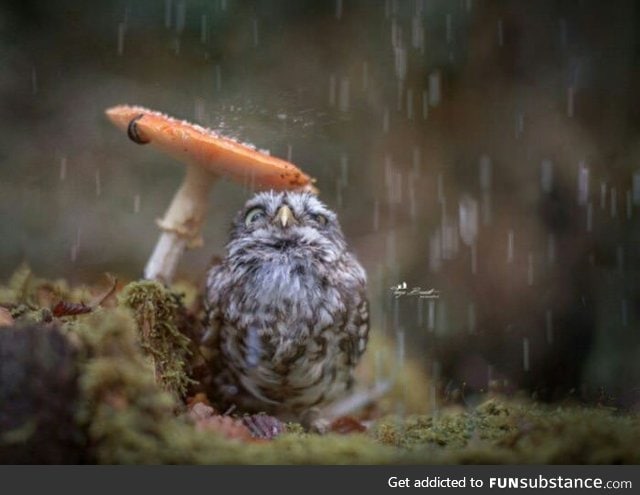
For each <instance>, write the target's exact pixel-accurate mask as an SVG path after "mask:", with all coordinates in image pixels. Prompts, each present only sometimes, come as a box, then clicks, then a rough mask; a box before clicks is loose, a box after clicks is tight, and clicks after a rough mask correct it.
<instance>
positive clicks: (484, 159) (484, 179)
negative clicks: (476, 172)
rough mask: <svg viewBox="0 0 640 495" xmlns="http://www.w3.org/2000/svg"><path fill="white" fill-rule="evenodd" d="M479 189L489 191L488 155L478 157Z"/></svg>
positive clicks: (489, 166) (489, 170) (489, 160)
mask: <svg viewBox="0 0 640 495" xmlns="http://www.w3.org/2000/svg"><path fill="white" fill-rule="evenodd" d="M480 187H481V188H482V190H484V191H486V190H488V189H491V158H489V156H488V155H482V156H481V157H480Z"/></svg>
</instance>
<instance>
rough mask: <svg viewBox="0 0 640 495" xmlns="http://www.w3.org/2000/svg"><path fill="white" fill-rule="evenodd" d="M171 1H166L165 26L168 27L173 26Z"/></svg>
mask: <svg viewBox="0 0 640 495" xmlns="http://www.w3.org/2000/svg"><path fill="white" fill-rule="evenodd" d="M171 3H172V2H171V0H165V2H164V27H166V28H167V29H169V28H170V27H171V13H172V12H173V6H172V5H171Z"/></svg>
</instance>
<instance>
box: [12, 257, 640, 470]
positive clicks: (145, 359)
mask: <svg viewBox="0 0 640 495" xmlns="http://www.w3.org/2000/svg"><path fill="white" fill-rule="evenodd" d="M95 293H96V291H95V290H92V289H90V288H70V287H68V286H67V284H66V283H65V282H64V281H58V282H48V281H44V280H39V279H37V278H36V277H34V276H33V275H32V274H31V273H30V272H29V271H28V269H26V268H24V267H23V268H22V269H21V270H20V271H19V272H17V273H16V275H15V276H14V277H13V278H12V279H11V281H10V282H9V283H8V284H7V285H6V286H4V287H0V304H2V305H3V306H5V307H7V308H8V309H9V310H10V311H11V314H12V315H13V317H14V318H15V320H16V322H15V324H16V326H18V327H20V326H21V325H24V324H25V322H27V323H28V324H31V325H32V324H33V323H34V322H38V323H39V324H41V325H43V328H44V329H46V328H53V327H56V328H58V329H60V331H61V332H62V333H63V334H64V335H65V336H66V337H67V339H68V340H69V342H70V344H71V345H72V346H73V347H74V348H75V349H76V350H77V351H78V352H77V353H76V355H77V356H78V357H77V360H78V363H77V365H78V370H79V371H78V385H79V386H78V390H79V392H78V397H77V398H76V405H75V407H76V425H77V429H78V431H79V432H82V434H83V435H84V442H80V443H79V445H81V446H82V447H81V448H82V455H81V456H80V458H81V459H82V461H83V462H90V463H134V464H143V463H144V464H150V463H151V464H160V463H171V464H200V463H222V464H224V463H226V464H290V463H291V464H293V463H296V464H300V463H302V464H324V463H328V464H378V463H397V464H409V463H428V464H438V463H572V464H573V463H607V464H608V463H640V450H639V449H638V447H637V446H638V442H639V441H640V419H639V418H638V416H634V415H628V414H623V413H619V412H617V411H615V410H612V409H608V408H595V407H579V406H562V407H558V406H548V405H541V404H537V403H533V402H530V401H522V400H510V399H507V398H504V397H487V398H486V400H485V401H484V402H483V403H482V404H481V405H480V406H478V407H475V408H473V409H464V408H460V407H458V408H455V409H453V408H452V409H450V410H447V409H443V410H440V411H438V412H437V414H434V415H419V414H413V415H407V416H403V417H399V416H394V415H393V413H394V412H396V411H395V410H394V407H393V406H392V405H389V400H388V399H387V401H383V402H382V404H381V405H380V406H379V407H378V408H377V414H378V415H379V417H378V418H377V419H375V420H374V421H373V423H372V426H371V427H370V428H369V430H368V431H367V432H365V433H349V434H345V435H339V434H335V433H332V434H328V435H324V436H320V435H316V434H308V433H305V432H303V431H302V429H301V428H300V427H299V426H296V425H290V427H289V432H288V433H285V434H283V435H281V436H279V437H278V438H276V439H275V440H272V441H255V442H247V441H242V440H234V439H228V438H225V437H224V436H222V435H221V434H219V433H216V432H214V431H203V430H200V429H197V428H195V426H194V424H193V423H192V422H191V421H190V420H189V419H188V417H187V416H186V415H185V414H184V405H183V402H182V401H181V399H180V398H179V397H180V396H182V395H184V391H185V389H186V387H187V384H188V382H189V377H188V371H189V367H188V365H187V361H188V359H187V358H188V356H189V353H190V352H191V351H190V346H189V343H188V342H187V340H185V339H186V338H185V337H184V335H182V334H179V333H177V330H178V329H179V328H180V326H181V325H183V324H184V322H185V321H188V319H185V318H184V314H182V313H181V312H183V310H184V306H183V305H182V303H181V299H180V298H179V297H177V296H175V295H174V294H172V293H171V292H169V291H167V290H166V289H164V288H163V287H161V286H159V285H157V284H152V283H149V282H142V283H134V284H133V285H130V286H128V287H126V288H125V289H124V290H121V291H120V294H119V296H118V297H114V298H111V300H110V301H107V302H105V304H103V305H102V306H101V307H95V308H94V309H93V311H92V312H91V313H90V314H82V315H77V316H65V317H58V318H56V317H53V316H52V314H51V311H50V308H51V307H52V306H53V304H55V302H56V300H65V301H70V302H80V301H84V302H86V301H88V300H89V299H90V298H91V297H94V295H95ZM141 328H142V330H144V331H146V332H147V335H146V337H145V336H144V335H142V334H141ZM0 331H2V328H0ZM161 331H165V332H167V333H166V334H162V333H158V332H161ZM145 339H146V340H145ZM376 345H380V346H382V345H383V344H380V343H378V344H376ZM150 346H151V347H153V349H151V350H150V349H149V347H150ZM172 356H173V359H174V360H178V361H179V362H173V361H171V360H170V359H169V358H171V357H172ZM14 358H15V359H17V361H19V359H18V357H15V356H14ZM159 363H160V365H159ZM366 366H370V365H366V364H365V367H366ZM417 369H418V368H417V367H415V366H413V365H410V366H409V368H408V370H409V371H407V373H406V374H405V375H403V376H401V377H400V379H399V383H401V385H402V388H403V390H406V387H408V386H411V385H413V386H415V388H416V389H419V390H427V386H426V384H425V383H415V381H416V380H425V378H424V377H421V376H420V373H418V372H417V371H416V370H417ZM368 373H369V374H370V372H367V371H366V370H365V372H364V376H366V375H367V374H368ZM393 396H394V395H393V394H392V397H393ZM405 396H406V394H405ZM419 399H420V401H423V400H424V398H423V397H420V398H419ZM423 404H424V403H423ZM0 407H5V408H7V406H6V405H0ZM7 410H8V408H7ZM404 410H405V411H408V412H411V411H412V405H411V403H409V405H408V407H405V408H404ZM28 420H29V421H32V420H33V418H30V419H28ZM36 420H37V418H36ZM25 421H27V420H25ZM11 433H12V432H11V431H8V432H7V431H4V432H0V434H1V435H0V447H1V446H2V444H3V443H5V442H7V441H9V440H11V441H13V440H12V439H13V438H14V437H15V435H13V436H12V434H11ZM32 440H33V439H32ZM36 440H37V439H36ZM25 441H26V442H29V439H25ZM76 454H77V452H76ZM74 459H76V458H75V457H74Z"/></svg>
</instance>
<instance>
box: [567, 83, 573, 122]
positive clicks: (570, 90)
mask: <svg viewBox="0 0 640 495" xmlns="http://www.w3.org/2000/svg"><path fill="white" fill-rule="evenodd" d="M574 94H575V92H574V89H573V86H569V88H568V89H567V117H569V118H570V119H571V118H573V102H574V98H573V96H574Z"/></svg>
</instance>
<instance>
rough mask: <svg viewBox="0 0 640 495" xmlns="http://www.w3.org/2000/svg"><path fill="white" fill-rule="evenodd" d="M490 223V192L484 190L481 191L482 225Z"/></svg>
mask: <svg viewBox="0 0 640 495" xmlns="http://www.w3.org/2000/svg"><path fill="white" fill-rule="evenodd" d="M490 224H491V193H490V192H489V191H484V192H483V193H482V225H490Z"/></svg>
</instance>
